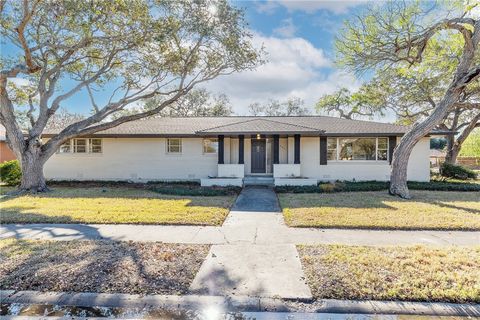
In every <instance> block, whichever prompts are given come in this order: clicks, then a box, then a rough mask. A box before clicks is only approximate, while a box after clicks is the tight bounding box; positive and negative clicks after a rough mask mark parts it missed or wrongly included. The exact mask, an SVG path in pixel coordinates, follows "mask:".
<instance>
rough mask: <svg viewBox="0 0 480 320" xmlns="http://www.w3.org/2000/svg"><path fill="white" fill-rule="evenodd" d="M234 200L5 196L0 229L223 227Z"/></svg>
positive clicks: (61, 193)
mask: <svg viewBox="0 0 480 320" xmlns="http://www.w3.org/2000/svg"><path fill="white" fill-rule="evenodd" d="M2 189H3V188H2ZM234 199H235V196H234V195H228V196H211V197H195V196H174V195H163V194H159V193H157V192H153V191H150V190H145V189H138V188H126V187H112V188H98V187H92V188H69V187H59V188H54V189H53V190H52V191H51V192H48V193H45V194H37V195H23V196H18V197H12V196H3V197H2V199H1V200H0V201H1V203H0V206H1V209H2V219H1V220H2V223H114V224H115V223H135V224H192V225H221V224H222V223H223V221H224V220H225V217H226V216H227V214H228V211H229V208H230V206H231V205H232V204H233V201H234Z"/></svg>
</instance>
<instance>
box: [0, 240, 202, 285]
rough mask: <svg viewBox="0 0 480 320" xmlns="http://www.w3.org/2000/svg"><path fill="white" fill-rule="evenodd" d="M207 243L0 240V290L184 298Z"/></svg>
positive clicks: (200, 262)
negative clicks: (170, 295)
mask: <svg viewBox="0 0 480 320" xmlns="http://www.w3.org/2000/svg"><path fill="white" fill-rule="evenodd" d="M208 250H209V246H208V245H186V244H164V243H155V242H148V243H147V242H114V241H104V240H94V241H91V240H89V241H30V240H29V241H25V240H14V239H7V240H1V241H0V288H1V289H2V290H37V291H63V292H104V293H131V294H185V293H187V291H188V288H189V286H190V283H191V282H192V281H193V278H194V277H195V275H196V273H197V272H198V269H199V268H200V265H201V264H202V262H203V260H204V259H205V257H206V256H207V253H208Z"/></svg>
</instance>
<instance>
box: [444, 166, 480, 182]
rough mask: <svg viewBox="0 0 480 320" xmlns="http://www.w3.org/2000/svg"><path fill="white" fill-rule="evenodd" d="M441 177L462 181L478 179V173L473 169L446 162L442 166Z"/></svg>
mask: <svg viewBox="0 0 480 320" xmlns="http://www.w3.org/2000/svg"><path fill="white" fill-rule="evenodd" d="M440 175H442V176H443V177H446V178H455V179H460V180H467V179H476V178H477V173H476V172H475V171H473V170H471V169H468V168H465V167H464V166H461V165H458V164H452V163H447V162H444V163H442V165H441V166H440Z"/></svg>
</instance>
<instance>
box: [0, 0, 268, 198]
mask: <svg viewBox="0 0 480 320" xmlns="http://www.w3.org/2000/svg"><path fill="white" fill-rule="evenodd" d="M0 11H1V18H0V32H1V35H2V37H3V38H4V39H5V41H6V44H5V45H6V47H8V48H16V49H11V50H12V52H13V54H11V55H10V56H7V55H5V54H4V52H2V60H1V66H0V67H1V71H0V103H1V108H0V123H1V124H2V125H4V126H5V128H6V133H7V142H8V144H9V145H10V147H11V148H12V149H13V151H14V153H15V155H16V156H17V158H18V159H19V160H20V163H21V168H22V172H23V177H22V181H21V185H20V188H21V189H22V190H30V191H35V192H37V191H44V190H47V186H46V182H45V178H44V175H43V166H44V163H45V162H46V161H47V160H48V159H49V157H50V156H51V155H52V154H53V153H55V151H56V150H57V149H58V147H59V146H60V145H61V144H62V143H64V142H65V141H67V140H68V139H71V138H73V137H76V136H79V135H91V134H93V133H95V132H98V131H101V130H105V129H108V128H112V127H115V126H118V125H120V124H122V123H125V122H127V121H132V120H137V119H142V118H145V117H148V116H151V115H154V114H156V113H158V112H160V111H161V110H162V109H163V108H165V107H167V106H169V105H171V104H172V103H174V102H175V101H177V100H178V99H179V98H180V97H182V96H184V95H185V94H187V93H188V92H189V91H190V90H191V89H192V88H194V87H195V86H196V85H198V84H200V83H202V82H205V81H208V80H211V79H213V78H215V77H218V76H220V75H226V74H230V73H233V72H238V71H242V70H245V69H252V68H254V67H255V66H256V65H257V64H258V63H259V62H260V56H259V54H260V53H261V52H259V50H257V49H255V48H253V47H252V45H251V42H250V40H251V35H250V34H249V33H248V30H247V28H246V25H245V22H244V19H243V12H242V11H241V10H239V9H237V8H235V7H233V6H232V5H231V4H230V3H229V2H228V1H226V0H219V1H211V0H198V1H187V0H176V1H168V0H129V1H124V0H96V1H76V0H61V1H50V0H22V1H20V0H18V1H16V0H11V1H4V0H1V1H0ZM20 79H22V81H19V80H20ZM25 81H26V82H27V83H26V84H24V85H21V83H20V82H25ZM19 83H20V85H19ZM74 95H82V96H84V97H86V98H85V99H84V101H83V104H84V106H85V107H86V108H88V109H90V110H92V113H91V114H90V115H89V116H87V117H86V118H85V119H82V120H79V121H75V122H74V123H72V124H69V125H67V126H66V127H65V128H63V130H61V131H60V132H59V133H58V134H56V135H54V136H53V137H51V138H50V139H49V140H48V141H44V140H42V132H43V131H44V129H45V127H46V126H47V124H48V122H49V119H50V118H52V117H53V116H54V115H55V113H56V112H57V111H58V110H59V109H60V108H61V107H69V105H70V103H71V102H69V101H71V100H69V98H71V97H72V96H74ZM152 97H162V103H160V104H159V105H157V106H156V107H154V108H152V109H149V110H144V111H141V112H138V113H133V114H126V115H124V116H120V117H115V116H114V115H115V114H116V113H117V112H121V111H122V110H123V109H125V108H126V107H128V106H130V105H132V104H134V103H139V102H140V101H143V100H144V99H148V98H152ZM22 111H23V114H24V115H25V116H26V117H27V119H28V122H29V125H28V128H26V130H22V129H23V128H22V127H21V125H20V122H19V121H18V119H17V117H18V114H20V113H21V112H22Z"/></svg>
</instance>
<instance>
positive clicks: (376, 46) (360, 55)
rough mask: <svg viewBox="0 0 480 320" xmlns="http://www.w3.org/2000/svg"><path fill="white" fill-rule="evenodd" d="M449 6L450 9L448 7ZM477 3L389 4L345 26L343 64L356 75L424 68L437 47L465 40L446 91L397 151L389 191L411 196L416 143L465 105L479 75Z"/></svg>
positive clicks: (339, 42)
mask: <svg viewBox="0 0 480 320" xmlns="http://www.w3.org/2000/svg"><path fill="white" fill-rule="evenodd" d="M447 6H448V7H447ZM472 9H476V8H475V4H471V3H469V2H464V1H456V2H421V1H417V2H409V1H408V2H407V1H390V2H387V3H382V4H381V5H377V6H372V7H370V8H369V10H367V11H366V12H365V13H364V14H362V15H359V16H358V17H356V19H352V20H351V21H348V22H346V24H345V28H344V29H343V31H342V33H341V35H340V36H339V37H338V39H337V42H336V47H337V51H338V54H339V59H338V60H339V62H340V63H341V64H342V65H344V66H345V67H346V68H348V69H349V70H352V71H354V72H357V73H362V72H365V71H371V70H375V71H376V72H382V70H388V69H389V68H391V67H410V68H411V67H416V66H422V63H423V61H424V58H425V57H426V56H427V55H432V54H435V51H434V50H432V46H435V44H436V43H437V42H438V41H441V39H442V38H443V37H445V36H448V35H450V34H452V33H456V34H459V35H460V36H461V42H462V45H461V52H460V54H459V56H458V60H457V61H456V63H455V65H454V68H453V71H452V72H451V74H450V75H449V76H448V77H447V78H445V79H444V81H445V83H446V90H445V91H444V92H443V94H442V96H441V98H440V99H439V101H438V103H436V104H435V107H434V108H433V109H432V111H431V112H430V113H429V115H428V116H427V117H426V118H425V119H424V120H423V121H421V122H419V123H417V124H415V125H414V126H413V127H412V129H411V130H410V131H409V132H407V133H406V134H405V135H404V136H403V137H402V139H401V141H400V143H399V144H398V146H397V147H396V148H395V151H394V154H393V160H392V173H391V179H390V193H391V194H392V195H398V196H400V197H404V198H408V197H409V196H410V195H409V191H408V187H407V165H408V159H409V157H410V153H411V151H412V149H413V147H414V146H415V145H416V144H417V142H418V141H419V140H420V139H421V138H423V137H425V136H426V135H427V134H428V133H429V132H430V131H431V130H432V129H434V128H435V127H436V126H438V125H439V124H440V123H441V122H442V121H443V120H444V119H445V118H446V117H447V115H448V114H449V113H450V112H451V111H452V110H453V109H454V108H455V106H456V104H457V103H459V102H460V100H461V97H462V95H463V94H464V93H465V90H466V89H467V87H468V85H469V84H471V83H472V82H474V81H476V80H477V79H478V77H479V75H480V65H479V64H478V63H477V62H478V54H479V50H478V45H479V41H480V19H478V18H477V17H476V16H475V15H473V14H472Z"/></svg>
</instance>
